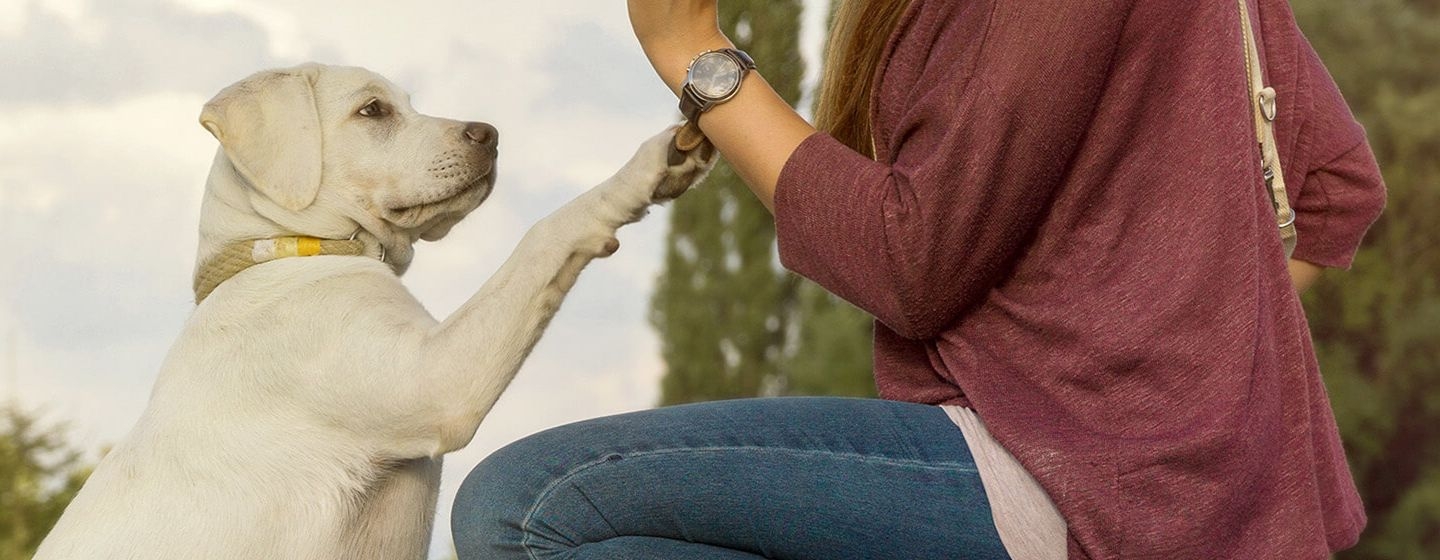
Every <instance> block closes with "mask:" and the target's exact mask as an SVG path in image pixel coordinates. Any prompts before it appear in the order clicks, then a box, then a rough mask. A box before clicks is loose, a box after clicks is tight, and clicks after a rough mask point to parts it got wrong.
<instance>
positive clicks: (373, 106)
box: [358, 99, 388, 118]
mask: <svg viewBox="0 0 1440 560" xmlns="http://www.w3.org/2000/svg"><path fill="white" fill-rule="evenodd" d="M387 113H388V111H386V110H385V106H384V105H382V104H380V100H379V99H372V100H370V102H369V103H366V104H365V106H364V107H361V108H360V111H359V113H358V114H359V115H360V116H362V117H367V118H376V117H383V116H385V115H386V114H387Z"/></svg>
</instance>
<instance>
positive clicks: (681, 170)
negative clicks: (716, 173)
mask: <svg viewBox="0 0 1440 560" xmlns="http://www.w3.org/2000/svg"><path fill="white" fill-rule="evenodd" d="M682 134H694V135H699V132H698V130H696V129H693V128H692V129H690V130H682V129H681V127H670V129H669V130H667V131H666V133H665V134H662V135H660V137H659V138H661V139H663V141H664V149H665V165H666V167H665V173H664V174H663V175H662V176H661V177H660V181H659V183H657V184H656V185H655V188H654V190H653V191H651V193H650V201H651V202H652V203H660V202H666V201H670V200H674V199H676V198H679V197H680V195H682V194H685V191H687V190H690V187H692V186H695V185H696V184H699V183H700V181H702V180H704V179H705V175H706V174H708V173H709V172H710V169H711V168H713V167H715V160H716V159H718V153H717V152H716V150H715V146H714V145H713V144H711V143H710V140H709V139H706V138H704V137H703V136H700V137H698V138H687V139H686V141H685V142H684V143H685V144H694V143H695V141H696V140H698V145H696V146H695V147H693V148H692V149H690V150H682V149H681V148H680V144H681V142H680V139H681V138H680V136H678V135H682ZM653 141H655V140H654V139H652V142H653Z"/></svg>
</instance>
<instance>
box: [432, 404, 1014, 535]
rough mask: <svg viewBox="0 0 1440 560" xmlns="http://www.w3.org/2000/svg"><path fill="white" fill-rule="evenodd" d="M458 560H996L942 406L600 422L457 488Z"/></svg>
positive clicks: (486, 469)
mask: <svg viewBox="0 0 1440 560" xmlns="http://www.w3.org/2000/svg"><path fill="white" fill-rule="evenodd" d="M451 523H452V529H453V531H454V537H455V547H456V551H457V552H458V553H459V556H460V559H461V560H482V559H483V560H503V559H507V558H525V559H540V558H545V559H567V560H569V559H590V558H595V559H607V560H616V559H621V560H640V559H657V560H661V559H663V560H688V559H700V558H704V559H733V560H756V559H759V558H783V559H786V560H806V559H815V560H822V559H823V560H846V559H881V558H896V559H906V560H912V559H913V560H923V559H932V558H937V559H938V558H943V559H952V560H953V559H977V560H978V559H984V560H989V559H1008V558H1009V557H1008V555H1007V554H1006V553H1005V549H1004V547H1003V546H1002V545H1001V543H1000V537H999V535H998V534H997V533H996V532H995V524H994V521H993V520H992V519H991V516H990V505H989V502H988V501H987V500H986V498H985V489H984V488H983V487H982V486H981V484H980V477H979V475H978V474H976V470H975V461H974V459H973V458H972V457H971V456H970V451H969V449H968V448H966V446H965V441H964V439H963V438H962V436H961V434H960V429H959V428H957V427H956V426H955V425H954V424H952V423H951V422H950V419H949V417H947V416H946V415H945V413H944V411H942V410H940V409H939V408H937V407H933V406H924V405H917V404H910V403H900V402H893V401H881V400H873V399H842V398H776V399H746V400H735V401H722V402H713V403H704V404H694V405H685V406H675V407H669V408H661V409H657V410H649V411H644V412H636V413H631V414H623V415H619V416H611V417H608V418H600V419H596V420H590V421H586V422H580V423H577V424H571V425H568V426H562V427H560V428H555V429H553V430H549V431H546V432H542V433H540V434H537V435H534V436H530V437H528V438H525V439H522V440H520V441H518V442H516V443H514V444H511V445H510V446H508V447H505V448H504V449H501V450H499V451H497V452H495V453H494V454H493V455H491V456H490V457H489V458H487V459H485V461H483V462H481V463H480V465H479V466H477V467H475V470H474V471H472V472H471V473H470V476H469V477H468V478H466V480H465V483H464V484H463V485H462V486H461V487H460V491H459V495H458V496H457V498H456V500H455V509H454V511H453V513H452V516H451Z"/></svg>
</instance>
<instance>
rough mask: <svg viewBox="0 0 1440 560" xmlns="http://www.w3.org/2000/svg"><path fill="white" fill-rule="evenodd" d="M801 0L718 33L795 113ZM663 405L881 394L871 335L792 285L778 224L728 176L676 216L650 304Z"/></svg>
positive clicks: (730, 8)
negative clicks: (747, 57) (662, 368)
mask: <svg viewBox="0 0 1440 560" xmlns="http://www.w3.org/2000/svg"><path fill="white" fill-rule="evenodd" d="M801 9H802V2H800V1H799V0H783V1H777V0H728V1H726V2H722V3H721V4H720V11H721V14H720V19H721V25H722V27H723V28H724V29H725V31H726V33H727V34H728V35H729V36H730V37H731V39H732V40H734V41H735V43H736V45H737V46H738V47H740V48H741V49H743V50H745V51H746V52H749V53H750V54H751V56H753V57H754V58H755V60H756V62H757V63H758V64H759V66H760V68H761V69H762V71H763V73H764V75H765V78H766V80H767V81H769V82H770V85H771V86H773V87H774V88H775V90H776V91H777V92H778V93H779V94H780V96H781V97H783V98H784V99H785V100H786V101H788V102H790V103H791V104H792V105H793V104H796V103H798V102H799V100H800V97H801V91H800V88H801V86H800V83H801V79H802V78H803V76H804V73H805V64H804V61H803V60H802V59H801V57H800V50H799V31H800V14H801ZM650 318H651V322H652V323H653V324H654V325H655V327H656V328H657V330H658V331H659V333H660V338H661V353H662V355H663V357H664V358H665V363H666V367H667V372H666V375H665V377H664V379H663V380H662V382H661V402H662V404H675V403H683V402H695V401H704V400H715V399H724V398H736V397H753V396H769V395H781V394H849V395H867V394H873V392H874V389H873V386H874V385H873V382H872V381H871V380H870V358H869V356H870V338H869V323H868V319H865V317H864V315H862V314H860V313H859V312H858V311H855V310H854V309H853V308H851V307H850V306H849V305H848V304H845V303H844V302H840V301H838V300H836V299H834V298H833V297H832V296H830V295H828V294H826V293H824V291H823V290H820V289H819V288H817V287H815V286H813V285H808V283H806V282H804V281H802V280H800V279H798V278H796V277H794V276H792V275H790V274H788V273H786V272H785V271H784V270H783V269H782V268H781V267H780V265H779V263H778V261H777V259H776V256H775V226H774V222H773V221H772V219H771V216H770V213H769V212H768V211H767V210H766V209H765V207H764V206H762V205H761V204H760V203H759V201H758V200H756V198H755V196H754V195H752V194H751V193H750V191H749V188H748V187H746V186H745V184H744V183H743V182H742V181H741V180H740V178H739V177H738V176H736V175H735V173H734V171H733V170H731V169H730V167H729V166H727V165H724V164H721V165H720V166H718V167H717V168H716V169H715V171H714V172H713V173H711V175H710V178H709V179H708V180H707V181H706V183H705V184H704V185H702V186H700V187H699V188H697V189H695V190H692V191H691V192H690V193H689V194H687V195H685V197H684V198H682V199H681V200H680V201H679V202H677V203H676V204H675V206H674V208H673V211H672V213H671V217H670V235H669V238H668V240H667V244H666V250H665V265H664V272H663V273H662V275H661V277H660V280H659V282H658V283H657V286H656V292H655V295H654V297H653V299H652V302H651V315H650Z"/></svg>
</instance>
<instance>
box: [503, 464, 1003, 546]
mask: <svg viewBox="0 0 1440 560" xmlns="http://www.w3.org/2000/svg"><path fill="white" fill-rule="evenodd" d="M717 451H758V452H766V453H780V454H786V455H804V456H817V455H824V456H831V457H839V458H846V459H858V460H861V461H865V462H873V463H880V464H884V465H892V466H903V467H915V468H920V469H925V470H944V471H952V472H964V473H971V474H978V473H979V470H977V468H976V467H975V466H974V464H973V463H972V464H971V465H968V466H967V465H965V464H963V463H940V464H932V463H927V462H924V461H919V460H914V459H891V458H888V457H876V456H872V455H865V454H861V453H847V452H836V451H824V450H818V449H785V448H779V447H761V446H755V445H726V446H709V447H673V448H667V449H653V450H650V451H637V452H632V453H607V454H606V455H605V456H604V457H600V458H598V459H595V460H593V461H590V462H587V463H584V464H582V465H580V466H578V467H575V468H573V469H570V470H569V471H567V472H566V473H565V474H563V475H560V476H559V477H557V478H556V479H555V480H553V481H551V482H550V484H547V485H545V488H544V489H542V490H541V491H540V493H539V494H538V495H537V496H536V497H535V503H533V504H531V505H530V510H529V511H527V512H525V519H524V520H522V521H521V522H520V530H521V532H522V533H523V534H524V536H523V537H521V538H520V547H521V548H523V549H525V555H526V556H527V557H529V558H530V559H531V560H540V558H539V557H538V556H536V555H535V549H534V547H532V546H530V536H531V535H533V534H534V533H533V532H532V531H530V524H531V522H533V521H534V520H535V514H536V513H537V512H539V511H540V506H541V505H542V504H544V503H545V501H546V500H547V499H549V498H550V495H551V494H553V493H555V490H556V489H557V488H559V487H560V485H562V484H564V483H566V482H569V481H570V479H573V478H575V477H576V476H579V475H580V474H581V473H583V472H585V471H588V470H590V469H591V468H594V467H596V466H599V465H603V464H606V463H610V462H611V459H610V457H612V456H614V455H620V456H621V457H623V458H639V457H651V456H659V455H674V454H680V453H693V452H717ZM577 489H578V487H577ZM580 494H581V496H585V493H584V492H583V491H581V493H580ZM585 499H586V500H587V501H588V500H589V499H590V498H589V497H588V496H585ZM590 504H591V506H592V507H594V505H595V504H594V502H590ZM595 510H596V511H597V512H598V511H599V508H598V507H596V508H595ZM601 517H602V519H603V517H604V516H603V515H602V516H601ZM606 524H607V525H608V524H609V521H606ZM611 532H614V527H611Z"/></svg>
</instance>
